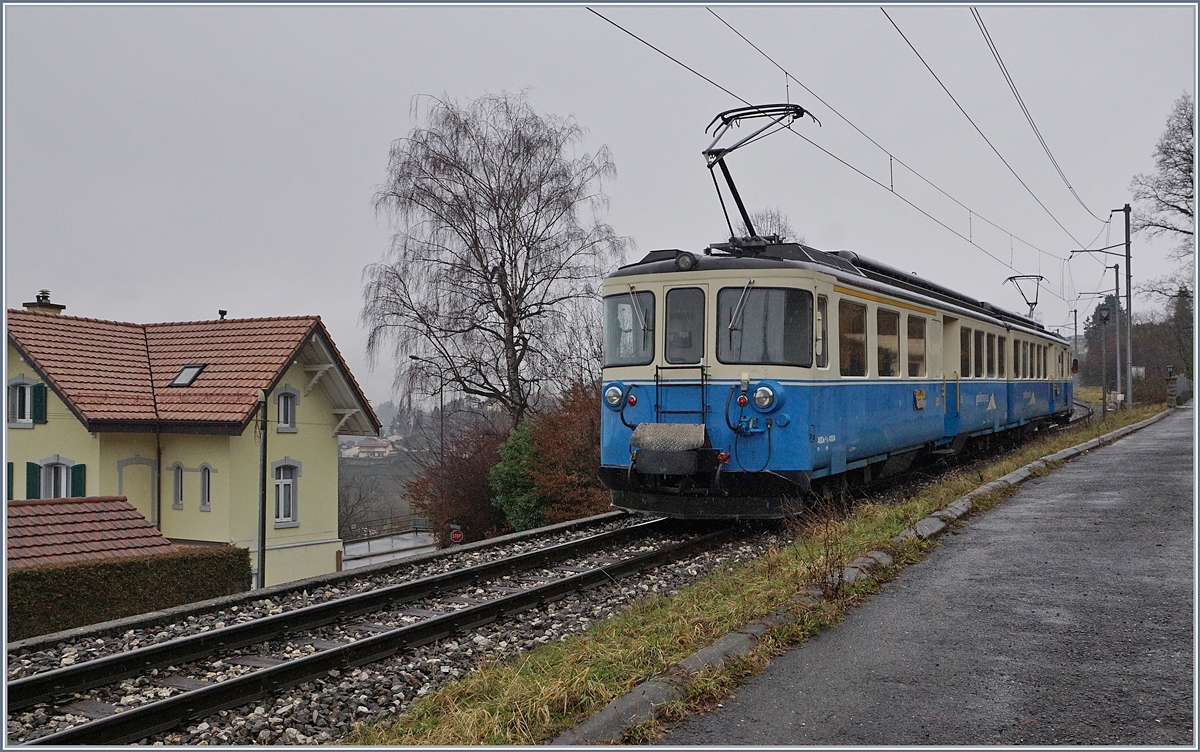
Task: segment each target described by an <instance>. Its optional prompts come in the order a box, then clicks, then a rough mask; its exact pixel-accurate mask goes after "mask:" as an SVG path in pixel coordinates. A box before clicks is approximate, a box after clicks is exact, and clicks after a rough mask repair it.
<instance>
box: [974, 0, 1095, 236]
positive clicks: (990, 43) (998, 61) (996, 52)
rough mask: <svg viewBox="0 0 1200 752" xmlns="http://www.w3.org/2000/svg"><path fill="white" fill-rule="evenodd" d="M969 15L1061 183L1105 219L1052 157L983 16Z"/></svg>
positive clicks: (975, 11) (1076, 198)
mask: <svg viewBox="0 0 1200 752" xmlns="http://www.w3.org/2000/svg"><path fill="white" fill-rule="evenodd" d="M971 15H972V16H974V17H975V23H976V24H978V25H979V31H980V32H982V33H983V39H984V41H985V42H987V46H988V49H989V50H991V51H992V57H994V58H995V59H996V64H997V65H999V66H1000V72H1001V73H1002V74H1003V75H1004V80H1005V81H1007V82H1008V88H1009V89H1011V90H1012V93H1013V96H1014V97H1016V99H1017V104H1018V105H1020V107H1021V112H1023V113H1025V119H1026V120H1028V121H1029V127H1030V128H1032V129H1033V134H1034V135H1035V136H1037V140H1038V143H1040V144H1041V145H1042V149H1043V150H1044V151H1045V152H1046V156H1047V157H1049V158H1050V164H1052V165H1054V169H1055V171H1057V172H1058V176H1059V177H1060V178H1062V181H1063V184H1064V185H1066V186H1067V190H1069V191H1070V192H1071V195H1072V196H1074V197H1075V200H1076V201H1078V202H1079V205H1080V206H1082V207H1083V209H1084V211H1086V212H1087V213H1088V214H1091V215H1092V217H1093V218H1094V219H1095V220H1096V221H1097V222H1105V221H1107V220H1103V219H1100V217H1097V216H1096V213H1095V212H1094V211H1092V210H1091V209H1089V208H1088V205H1087V204H1085V203H1084V202H1083V199H1082V198H1080V197H1079V194H1078V193H1076V192H1075V188H1074V186H1072V185H1071V181H1070V180H1067V175H1066V173H1064V172H1063V169H1062V167H1060V166H1059V165H1058V160H1057V159H1055V158H1054V154H1052V153H1051V152H1050V146H1049V145H1048V144H1047V143H1046V139H1044V138H1043V137H1042V131H1041V130H1040V129H1039V128H1038V127H1037V123H1035V122H1033V115H1032V114H1031V113H1030V112H1029V108H1028V107H1026V106H1025V100H1024V98H1022V97H1021V92H1019V91H1017V84H1016V82H1015V81H1013V77H1012V75H1011V74H1010V73H1009V72H1008V66H1007V65H1005V64H1004V59H1003V58H1001V57H1000V50H999V48H997V47H996V43H995V42H994V41H993V40H992V35H991V33H990V32H988V30H987V26H985V25H984V23H983V17H982V16H980V15H979V10H978V9H977V8H974V7H972V8H971Z"/></svg>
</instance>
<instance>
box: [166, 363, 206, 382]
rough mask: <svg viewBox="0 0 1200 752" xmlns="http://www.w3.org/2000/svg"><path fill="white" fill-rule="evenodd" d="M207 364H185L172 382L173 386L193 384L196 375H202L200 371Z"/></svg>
mask: <svg viewBox="0 0 1200 752" xmlns="http://www.w3.org/2000/svg"><path fill="white" fill-rule="evenodd" d="M205 365H206V364H205V363H198V364H193V365H190V366H184V367H183V368H182V369H181V370H180V371H179V375H178V376H176V377H175V380H174V381H172V382H171V386H191V384H192V382H193V381H195V380H196V377H197V376H199V375H200V372H201V371H203V370H204V366H205Z"/></svg>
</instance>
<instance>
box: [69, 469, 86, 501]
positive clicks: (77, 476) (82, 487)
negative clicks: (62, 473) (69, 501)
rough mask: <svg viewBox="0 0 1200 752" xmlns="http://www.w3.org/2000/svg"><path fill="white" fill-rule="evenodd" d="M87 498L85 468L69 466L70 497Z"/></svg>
mask: <svg viewBox="0 0 1200 752" xmlns="http://www.w3.org/2000/svg"><path fill="white" fill-rule="evenodd" d="M81 496H87V466H86V465H71V497H72V498H76V499H77V498H79V497H81Z"/></svg>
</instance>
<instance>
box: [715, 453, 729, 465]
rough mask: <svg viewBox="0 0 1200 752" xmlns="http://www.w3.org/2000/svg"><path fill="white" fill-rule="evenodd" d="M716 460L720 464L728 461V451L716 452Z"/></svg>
mask: <svg viewBox="0 0 1200 752" xmlns="http://www.w3.org/2000/svg"><path fill="white" fill-rule="evenodd" d="M717 461H719V462H720V463H721V464H722V465H724V464H725V463H726V462H729V452H717Z"/></svg>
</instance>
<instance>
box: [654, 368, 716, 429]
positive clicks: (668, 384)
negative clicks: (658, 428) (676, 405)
mask: <svg viewBox="0 0 1200 752" xmlns="http://www.w3.org/2000/svg"><path fill="white" fill-rule="evenodd" d="M664 371H698V372H699V373H700V377H699V379H668V378H665V374H664ZM688 387H691V388H698V389H699V390H700V399H699V402H700V408H699V409H698V410H688V409H671V410H665V409H663V400H664V398H665V397H666V396H667V393H668V391H669V390H671V389H682V388H688ZM710 411H711V408H710V407H709V404H708V366H706V365H704V363H699V364H696V365H686V366H655V367H654V422H655V423H662V422H663V416H670V415H694V416H696V417H697V418H699V420H698V421H697V422H698V423H701V424H703V423H704V422H705V417H706V416H707V415H708V413H709V412H710Z"/></svg>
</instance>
